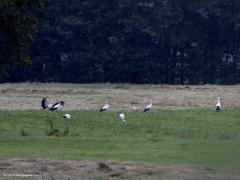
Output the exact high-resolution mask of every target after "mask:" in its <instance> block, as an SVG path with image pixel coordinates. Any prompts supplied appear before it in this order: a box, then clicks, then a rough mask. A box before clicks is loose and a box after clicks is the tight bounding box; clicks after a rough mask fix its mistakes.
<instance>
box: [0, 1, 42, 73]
mask: <svg viewBox="0 0 240 180" xmlns="http://www.w3.org/2000/svg"><path fill="white" fill-rule="evenodd" d="M41 6H42V3H41V0H11V1H9V0H0V24H1V26H0V42H1V46H0V52H1V54H0V71H1V72H4V71H5V70H6V66H7V65H8V64H9V63H11V62H19V63H23V64H29V63H31V59H30V57H29V56H28V53H27V50H28V48H29V46H30V44H31V43H32V41H33V37H34V35H35V33H36V31H37V21H36V18H35V17H34V15H33V11H34V10H35V8H36V7H37V8H40V7H41Z"/></svg>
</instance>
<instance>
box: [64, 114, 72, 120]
mask: <svg viewBox="0 0 240 180" xmlns="http://www.w3.org/2000/svg"><path fill="white" fill-rule="evenodd" d="M63 118H64V119H71V115H70V114H65V115H64V116H63Z"/></svg>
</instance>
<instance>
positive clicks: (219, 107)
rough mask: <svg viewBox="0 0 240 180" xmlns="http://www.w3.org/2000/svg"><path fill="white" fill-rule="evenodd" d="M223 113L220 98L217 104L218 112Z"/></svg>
mask: <svg viewBox="0 0 240 180" xmlns="http://www.w3.org/2000/svg"><path fill="white" fill-rule="evenodd" d="M220 111H221V102H220V98H219V97H218V98H217V104H216V112H220Z"/></svg>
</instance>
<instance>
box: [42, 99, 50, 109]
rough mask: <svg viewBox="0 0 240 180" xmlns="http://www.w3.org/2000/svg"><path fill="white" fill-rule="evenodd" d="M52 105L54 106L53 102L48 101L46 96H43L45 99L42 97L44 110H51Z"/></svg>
mask: <svg viewBox="0 0 240 180" xmlns="http://www.w3.org/2000/svg"><path fill="white" fill-rule="evenodd" d="M52 106H53V104H51V103H48V102H47V99H46V98H43V99H42V108H43V109H44V110H49V109H51V108H52Z"/></svg>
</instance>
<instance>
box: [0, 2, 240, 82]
mask: <svg viewBox="0 0 240 180" xmlns="http://www.w3.org/2000/svg"><path fill="white" fill-rule="evenodd" d="M1 1H4V0H1ZM14 1H15V0H14ZM14 1H12V2H14ZM21 1H24V0H21ZM43 4H44V8H42V9H40V10H36V9H34V12H35V15H36V17H37V18H38V20H39V22H38V33H37V36H35V41H34V43H33V44H32V46H31V48H30V50H29V52H28V53H29V55H30V57H31V58H32V65H31V66H29V65H27V66H20V65H19V64H18V63H16V62H12V63H11V64H10V65H9V66H8V74H7V75H5V76H2V77H1V79H0V80H1V82H6V81H8V82H18V81H41V82H52V81H57V82H73V83H79V82H81V83H85V82H124V83H164V84H205V83H212V84H215V83H217V84H235V83H239V81H240V71H239V68H240V64H239V61H240V59H239V47H240V41H239V38H240V35H239V33H240V2H239V1H237V0H202V1H197V0H192V1H187V0H141V1H140V0H131V1H129V0H109V1H99V0H91V1H88V0H85V1H78V0H69V1H60V0H43ZM0 5H1V3H0ZM0 8H1V6H0ZM2 9H4V8H2ZM3 13H4V11H2V14H1V15H3ZM5 13H6V12H5ZM0 17H1V16H0ZM21 22H23V23H24V21H21ZM25 23H26V22H25ZM0 30H1V29H0ZM5 35H6V33H5V34H4V33H3V31H0V41H1V40H4V37H5ZM0 48H2V46H0ZM2 59H4V57H3V58H2Z"/></svg>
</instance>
